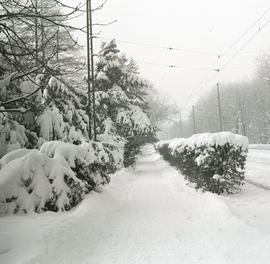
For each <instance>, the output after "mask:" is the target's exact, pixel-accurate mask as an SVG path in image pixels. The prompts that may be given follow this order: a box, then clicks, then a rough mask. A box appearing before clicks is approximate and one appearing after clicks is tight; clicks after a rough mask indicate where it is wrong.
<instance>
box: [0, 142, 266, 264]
mask: <svg viewBox="0 0 270 264" xmlns="http://www.w3.org/2000/svg"><path fill="white" fill-rule="evenodd" d="M269 197H270V196H269ZM234 199H236V198H234ZM269 200H270V199H269ZM268 210H270V206H269V204H268ZM269 220H270V219H268V221H269ZM269 260H270V237H269V234H267V233H265V232H263V231H262V230H260V229H258V228H256V227H254V226H252V225H249V224H248V223H246V222H245V221H243V220H242V219H241V218H239V217H238V216H237V214H235V213H232V210H231V208H230V206H228V201H227V200H226V199H224V198H223V197H218V196H216V195H214V194H210V193H201V192H196V191H195V190H194V189H192V188H190V187H188V186H186V184H185V182H184V180H183V177H181V176H180V175H179V172H177V171H176V170H175V169H173V168H171V167H170V166H169V165H168V164H167V163H166V162H164V161H163V160H162V159H161V157H160V156H159V154H157V153H156V152H155V150H154V148H153V146H151V145H148V146H146V147H144V148H143V153H142V155H141V156H140V158H139V160H138V163H137V166H136V169H135V171H132V170H129V171H127V170H123V171H121V172H120V173H118V174H116V175H114V176H113V179H112V183H111V184H110V185H109V186H108V187H106V188H105V190H104V192H102V193H100V194H98V193H92V194H90V195H89V196H88V198H87V199H86V200H85V201H84V202H83V203H82V204H81V205H80V206H78V207H77V208H75V209H74V210H72V211H71V212H67V213H62V214H53V213H45V214H43V215H40V216H37V215H33V216H29V217H20V216H19V217H16V216H12V217H5V218H3V219H1V220H0V263H28V264H30V263H59V264H60V263H64V264H68V263H76V264H77V263H89V264H90V263H91V264H95V263H99V264H111V263H115V264H133V263H138V264H143V263H147V264H148V263H153V264H158V263H166V264H167V263H207V264H209V263H215V264H216V263H219V264H220V263H221V264H222V263H237V264H238V263H245V264H247V263H268V262H269Z"/></svg>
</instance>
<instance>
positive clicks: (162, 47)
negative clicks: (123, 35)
mask: <svg viewBox="0 0 270 264" xmlns="http://www.w3.org/2000/svg"><path fill="white" fill-rule="evenodd" d="M96 38H99V39H103V40H111V39H110V38H103V37H98V36H97V37H96ZM115 40H117V41H118V42H122V43H125V44H129V45H136V46H144V47H150V48H156V49H165V50H171V51H179V52H186V53H194V54H200V55H206V56H207V55H208V56H218V54H217V53H212V52H204V51H198V50H188V49H182V48H175V47H172V46H169V47H166V46H161V45H156V44H150V43H144V42H134V41H128V40H121V39H115Z"/></svg>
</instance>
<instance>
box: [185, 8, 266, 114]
mask: <svg viewBox="0 0 270 264" xmlns="http://www.w3.org/2000/svg"><path fill="white" fill-rule="evenodd" d="M269 11H270V8H267V9H266V10H265V11H264V12H263V14H262V15H261V16H260V17H259V18H257V19H256V21H255V22H254V23H252V24H251V26H249V27H248V28H247V29H246V30H245V31H244V32H243V33H242V34H241V35H240V36H239V37H238V38H237V39H236V40H235V41H234V42H233V43H232V44H231V45H230V46H229V47H228V48H227V49H225V50H224V51H223V52H222V53H221V54H220V55H218V59H217V60H216V64H217V63H218V62H219V61H220V59H221V57H223V56H224V55H225V54H227V53H228V51H229V50H230V49H232V48H233V47H234V46H235V45H236V44H237V43H238V42H239V41H240V40H241V39H242V38H243V37H244V36H245V35H246V34H247V33H248V32H249V31H250V30H251V29H252V28H253V27H254V26H255V25H257V24H258V23H259V22H260V20H261V19H262V18H263V17H264V16H265V15H266V14H267V13H268V12H269ZM269 22H270V20H267V21H266V23H264V24H263V25H262V26H261V25H260V26H259V29H258V30H257V31H256V32H255V34H253V35H252V36H251V37H250V38H249V39H248V40H247V41H246V42H245V43H244V44H243V45H242V46H241V47H240V49H238V50H237V52H236V53H234V54H233V55H232V56H231V57H230V58H229V59H228V60H227V61H226V62H225V63H224V64H223V65H222V66H221V67H220V68H216V69H215V73H214V74H213V75H212V76H211V77H210V78H209V79H207V80H206V81H205V78H206V77H208V76H209V73H207V74H206V75H205V77H204V78H203V79H202V81H201V82H200V85H201V84H203V83H209V82H210V81H212V80H213V79H214V78H215V77H216V76H217V75H218V73H219V72H220V71H221V70H224V68H225V67H226V66H227V65H228V64H229V63H230V62H231V61H232V60H233V59H234V58H235V57H236V56H237V55H238V54H240V52H241V51H242V50H243V49H244V48H245V47H246V46H247V45H248V44H249V42H250V41H252V40H253V39H254V38H255V37H256V36H257V34H259V33H260V32H261V30H262V29H263V28H264V27H266V26H267V25H268V24H269ZM216 64H215V65H214V66H213V68H215V66H216ZM201 89H203V88H202V87H201V86H200V87H198V88H196V89H195V90H194V91H192V92H191V94H190V95H189V96H188V98H187V100H185V102H184V104H183V106H182V107H181V109H182V110H183V109H184V108H185V107H186V106H187V104H188V101H189V100H190V99H192V97H194V96H195V95H196V94H197V93H198V92H199V90H201Z"/></svg>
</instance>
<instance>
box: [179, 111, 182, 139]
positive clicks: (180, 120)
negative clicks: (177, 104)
mask: <svg viewBox="0 0 270 264" xmlns="http://www.w3.org/2000/svg"><path fill="white" fill-rule="evenodd" d="M179 118H180V119H179V129H180V137H183V128H182V114H181V111H180V116H179Z"/></svg>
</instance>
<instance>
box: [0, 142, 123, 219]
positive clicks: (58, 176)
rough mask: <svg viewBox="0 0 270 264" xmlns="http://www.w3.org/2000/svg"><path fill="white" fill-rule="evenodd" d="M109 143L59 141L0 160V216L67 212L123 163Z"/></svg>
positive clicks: (115, 148)
mask: <svg viewBox="0 0 270 264" xmlns="http://www.w3.org/2000/svg"><path fill="white" fill-rule="evenodd" d="M121 155H122V154H121V151H120V150H119V149H118V147H117V146H116V145H114V144H113V142H111V143H100V142H84V143H82V144H81V145H74V144H71V143H65V142H62V141H49V142H46V143H44V144H43V145H42V146H41V148H40V150H26V149H21V150H15V151H13V152H10V153H8V154H6V155H5V156H4V157H3V158H2V159H0V164H1V168H0V214H12V213H29V212H42V211H46V210H51V211H58V210H69V209H70V208H72V207H74V206H75V205H77V204H78V203H79V202H80V201H81V200H82V199H83V198H84V196H85V194H86V193H88V192H90V191H91V190H95V191H100V188H101V186H102V185H104V184H106V183H108V182H109V180H110V178H109V176H108V174H109V173H113V172H115V171H116V170H117V169H119V168H120V167H121V166H122V164H123V157H122V159H121V158H120V156H121Z"/></svg>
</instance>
